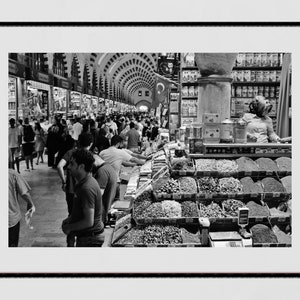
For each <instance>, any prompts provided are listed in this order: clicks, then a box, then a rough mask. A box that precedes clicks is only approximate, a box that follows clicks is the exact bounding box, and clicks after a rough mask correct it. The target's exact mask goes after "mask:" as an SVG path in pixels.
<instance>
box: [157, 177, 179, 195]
mask: <svg viewBox="0 0 300 300" xmlns="http://www.w3.org/2000/svg"><path fill="white" fill-rule="evenodd" d="M158 181H160V180H158ZM153 191H154V192H156V193H167V194H172V193H174V194H177V193H178V194H179V193H180V187H179V183H178V181H177V180H175V179H173V178H170V179H169V180H168V181H167V182H165V183H164V185H162V186H161V187H160V188H158V189H155V188H154V187H153Z"/></svg>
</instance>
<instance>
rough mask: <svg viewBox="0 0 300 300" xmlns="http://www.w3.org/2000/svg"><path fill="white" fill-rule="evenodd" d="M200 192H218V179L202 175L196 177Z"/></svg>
mask: <svg viewBox="0 0 300 300" xmlns="http://www.w3.org/2000/svg"><path fill="white" fill-rule="evenodd" d="M198 186H199V192H200V193H208V194H214V193H219V192H220V187H219V180H218V178H213V177H206V176H205V177H202V178H199V179H198Z"/></svg>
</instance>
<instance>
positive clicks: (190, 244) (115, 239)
mask: <svg viewBox="0 0 300 300" xmlns="http://www.w3.org/2000/svg"><path fill="white" fill-rule="evenodd" d="M133 228H134V227H132V226H131V225H130V226H125V227H124V228H120V229H119V230H118V231H116V232H114V233H113V237H112V243H111V246H112V247H143V248H145V247H147V248H149V247H155V248H159V247H161V248H165V247H168V248H170V247H171V248H178V247H179V248H183V247H202V244H201V240H200V238H201V237H200V232H199V231H197V234H198V236H199V243H198V242H197V243H195V242H184V241H183V243H180V244H155V243H153V244H143V243H130V242H124V243H122V242H120V240H121V238H122V237H123V236H124V235H125V234H126V233H128V232H129V231H130V230H132V229H133ZM137 228H138V229H144V228H145V226H140V225H139V226H137ZM181 235H182V239H183V240H184V237H183V231H182V229H181Z"/></svg>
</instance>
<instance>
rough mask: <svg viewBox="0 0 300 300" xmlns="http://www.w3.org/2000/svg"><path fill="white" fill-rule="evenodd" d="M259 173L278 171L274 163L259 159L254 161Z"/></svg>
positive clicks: (266, 158)
mask: <svg viewBox="0 0 300 300" xmlns="http://www.w3.org/2000/svg"><path fill="white" fill-rule="evenodd" d="M255 162H256V163H257V165H258V168H259V170H260V171H275V172H277V171H279V169H278V166H277V164H276V162H274V161H273V160H272V159H271V158H268V157H260V158H258V159H257V160H256V161H255Z"/></svg>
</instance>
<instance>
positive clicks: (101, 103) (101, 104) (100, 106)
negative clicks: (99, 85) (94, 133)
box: [98, 98, 105, 114]
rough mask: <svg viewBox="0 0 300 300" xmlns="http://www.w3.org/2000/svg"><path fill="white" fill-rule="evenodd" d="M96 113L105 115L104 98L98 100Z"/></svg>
mask: <svg viewBox="0 0 300 300" xmlns="http://www.w3.org/2000/svg"><path fill="white" fill-rule="evenodd" d="M98 113H99V114H103V113H105V100H104V98H99V99H98Z"/></svg>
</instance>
